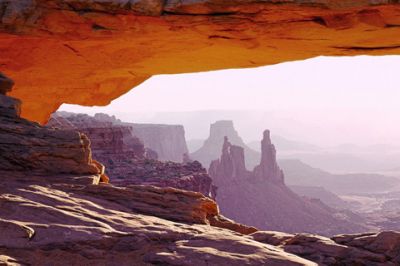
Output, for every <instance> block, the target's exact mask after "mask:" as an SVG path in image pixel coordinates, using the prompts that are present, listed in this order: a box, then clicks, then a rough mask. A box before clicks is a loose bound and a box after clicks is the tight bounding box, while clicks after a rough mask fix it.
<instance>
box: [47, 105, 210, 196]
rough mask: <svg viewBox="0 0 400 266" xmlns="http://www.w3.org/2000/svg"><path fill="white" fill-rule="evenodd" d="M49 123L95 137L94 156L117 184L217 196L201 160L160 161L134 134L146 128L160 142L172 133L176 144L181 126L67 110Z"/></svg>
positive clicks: (92, 143) (171, 136) (53, 117)
mask: <svg viewBox="0 0 400 266" xmlns="http://www.w3.org/2000/svg"><path fill="white" fill-rule="evenodd" d="M48 126H56V127H60V128H66V129H73V130H77V131H80V132H83V133H85V134H86V135H87V136H88V137H89V138H90V140H91V149H92V152H93V157H94V158H95V159H96V160H98V161H100V162H102V163H104V165H105V166H106V174H107V175H108V176H109V177H110V180H111V183H112V184H114V185H117V186H128V185H153V186H158V187H174V188H179V189H185V190H188V191H195V192H200V193H202V194H203V195H205V196H208V197H211V198H212V197H214V195H215V189H214V187H213V185H212V179H211V178H210V176H209V175H208V174H207V171H206V169H204V168H203V167H202V165H201V164H200V163H199V162H197V161H193V162H192V161H190V160H189V159H188V158H186V159H188V160H187V161H186V162H185V163H176V162H170V161H158V160H156V159H155V158H154V157H156V156H154V155H153V154H152V153H154V152H151V151H150V150H149V149H148V148H146V149H144V145H143V143H142V142H141V140H140V139H139V138H137V137H136V135H134V130H133V129H132V127H135V126H136V127H138V128H140V129H143V128H144V130H143V131H142V133H145V132H148V133H149V136H148V137H149V138H148V139H147V140H149V139H153V140H154V141H156V140H157V139H159V140H160V141H159V142H158V143H166V142H168V141H167V140H162V139H160V136H159V134H160V135H161V136H164V137H168V134H170V137H169V138H170V140H171V142H172V143H174V142H173V139H174V138H173V133H174V130H175V129H176V128H178V129H179V128H180V127H175V126H168V125H151V124H148V125H146V124H145V125H141V124H131V123H124V122H122V121H120V120H118V119H116V118H115V117H112V116H108V115H106V114H96V115H95V116H94V117H92V116H89V115H86V114H73V113H66V112H59V113H56V114H54V115H53V116H52V118H51V119H50V121H49V123H48ZM135 132H136V131H135ZM177 139H178V141H180V140H182V138H181V137H179V136H178V137H177ZM183 140H184V139H183ZM164 155H165V153H164ZM149 156H150V157H149ZM181 156H182V155H181Z"/></svg>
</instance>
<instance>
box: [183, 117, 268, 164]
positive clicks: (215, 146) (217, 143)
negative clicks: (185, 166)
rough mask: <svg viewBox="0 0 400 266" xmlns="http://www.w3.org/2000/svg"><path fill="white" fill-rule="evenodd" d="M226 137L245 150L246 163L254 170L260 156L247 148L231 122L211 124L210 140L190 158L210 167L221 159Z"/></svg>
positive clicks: (223, 121)
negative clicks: (216, 160)
mask: <svg viewBox="0 0 400 266" xmlns="http://www.w3.org/2000/svg"><path fill="white" fill-rule="evenodd" d="M224 137H228V139H229V141H230V142H231V143H232V144H234V145H236V146H240V147H243V148H244V155H245V162H246V167H247V168H248V169H253V168H254V167H255V166H256V165H257V163H258V162H259V161H260V154H259V153H258V152H256V151H254V150H252V149H250V148H248V147H247V146H246V144H245V143H244V141H243V140H242V138H241V137H240V136H239V134H238V132H237V131H236V130H235V128H234V126H233V122H232V121H230V120H220V121H217V122H215V123H213V124H211V126H210V135H209V137H208V139H207V140H205V142H204V144H203V146H202V147H201V148H200V149H199V150H197V151H195V152H193V153H191V154H190V157H191V158H193V159H194V160H198V161H199V162H201V163H202V164H203V165H204V166H206V167H207V166H209V165H210V163H211V161H213V160H215V159H218V158H219V156H220V154H221V149H222V146H223V143H224Z"/></svg>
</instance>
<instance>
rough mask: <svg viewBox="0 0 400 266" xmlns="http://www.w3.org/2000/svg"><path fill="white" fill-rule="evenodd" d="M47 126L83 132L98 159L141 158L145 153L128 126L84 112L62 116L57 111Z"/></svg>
mask: <svg viewBox="0 0 400 266" xmlns="http://www.w3.org/2000/svg"><path fill="white" fill-rule="evenodd" d="M47 126H49V127H58V128H63V129H73V130H79V131H80V132H82V133H84V134H85V135H87V136H88V137H89V139H90V141H91V148H92V152H93V155H94V156H95V157H96V158H97V159H98V160H100V159H102V160H106V159H107V157H115V156H121V157H132V158H133V157H137V158H143V157H144V155H145V148H144V145H143V143H142V142H141V141H140V140H139V139H138V138H137V137H135V136H133V134H132V129H131V128H130V127H128V126H122V125H114V124H113V123H111V122H108V121H104V122H103V121H101V120H98V119H94V118H93V117H91V116H89V115H86V114H76V115H73V114H69V115H68V116H62V115H61V114H58V113H55V114H54V115H53V116H52V118H51V119H50V121H49V122H48V123H47Z"/></svg>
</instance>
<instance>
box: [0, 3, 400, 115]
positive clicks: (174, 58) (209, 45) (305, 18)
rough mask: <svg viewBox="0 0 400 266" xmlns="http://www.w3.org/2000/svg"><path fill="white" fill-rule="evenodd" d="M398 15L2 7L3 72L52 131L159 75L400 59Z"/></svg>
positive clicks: (181, 6) (311, 7) (356, 7)
mask: <svg viewBox="0 0 400 266" xmlns="http://www.w3.org/2000/svg"><path fill="white" fill-rule="evenodd" d="M399 13H400V7H399V5H398V1H397V0H395V1H391V0H382V1H381V0H379V1H372V0H371V1H358V0H347V1H342V0H327V1H311V0H310V1H300V0H298V1H265V0H249V1H243V0H240V1H239V0H231V1H220V0H203V1H192V0H184V1H173V0H167V1H162V0H151V1H148V0H141V1H119V0H107V1H103V0H102V1H100V0H99V1H97V0H96V1H92V0H81V1H72V0H69V1H46V0H23V1H12V0H1V1H0V40H1V41H0V66H1V68H2V70H3V71H4V72H6V74H8V75H10V76H13V77H15V81H16V84H17V87H16V89H15V90H14V91H13V92H12V96H13V97H16V98H19V99H21V100H22V101H23V102H24V103H25V104H24V107H23V110H22V114H23V116H24V117H26V118H29V119H31V120H35V121H40V122H42V123H44V122H46V121H47V119H48V118H49V115H50V114H51V113H52V112H54V111H55V110H57V109H58V107H59V106H60V105H61V104H62V103H74V104H81V105H107V104H109V103H110V101H111V100H113V99H115V98H117V97H119V96H121V95H123V94H124V93H126V92H127V91H129V90H130V89H132V87H134V86H136V85H138V84H140V83H141V82H143V81H145V80H146V79H148V78H149V77H151V76H152V75H156V74H174V73H187V72H197V71H209V70H216V69H224V68H247V67H258V66H262V65H270V64H276V63H280V62H286V61H293V60H303V59H306V58H311V57H315V56H321V55H325V56H344V55H347V56H351V55H360V54H368V55H388V54H392V55H393V54H399V53H400V45H399V41H398V37H397V36H398V35H399V32H400V27H399V25H400V16H399ZM27 73H28V74H27ZM32 91H37V92H40V93H32ZM177 97H179V96H177Z"/></svg>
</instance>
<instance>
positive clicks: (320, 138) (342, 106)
mask: <svg viewBox="0 0 400 266" xmlns="http://www.w3.org/2000/svg"><path fill="white" fill-rule="evenodd" d="M399 103H400V56H385V57H367V56H360V57H340V58H333V57H318V58H314V59H310V60H306V61H297V62H290V63H283V64H278V65H273V66H266V67H260V68H253V69H238V70H223V71H214V72H203V73H195V74H181V75H161V76H156V77H153V78H151V79H150V80H148V81H146V82H145V83H143V84H141V85H140V86H138V87H136V88H134V89H133V90H131V91H130V92H129V93H127V94H126V95H124V96H123V97H120V98H119V99H117V100H115V101H113V102H112V103H111V104H110V105H109V106H107V107H96V108H84V107H80V106H73V105H63V106H62V107H61V110H64V111H73V112H85V113H90V114H92V113H96V112H106V113H110V114H120V113H130V112H132V113H136V112H141V113H146V112H148V113H152V112H159V111H168V112H171V111H195V110H262V111H267V112H270V113H273V114H274V117H275V119H277V118H278V119H279V118H281V119H282V121H287V122H286V124H284V125H281V124H282V123H281V124H280V125H279V127H276V128H277V129H276V130H277V131H278V132H277V133H278V134H286V135H290V136H289V137H291V138H298V139H300V140H303V141H308V142H314V143H317V144H328V145H329V144H339V143H345V142H352V143H357V144H375V143H398V144H400V104H399ZM143 120H145V119H142V121H141V122H143ZM290 121H292V122H290ZM151 122H154V121H151ZM257 122H259V121H257ZM271 123H272V122H271ZM265 124H266V126H269V127H271V128H272V129H274V124H270V125H269V124H268V121H265ZM282 127H286V128H282ZM205 132H208V129H207V128H205Z"/></svg>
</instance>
